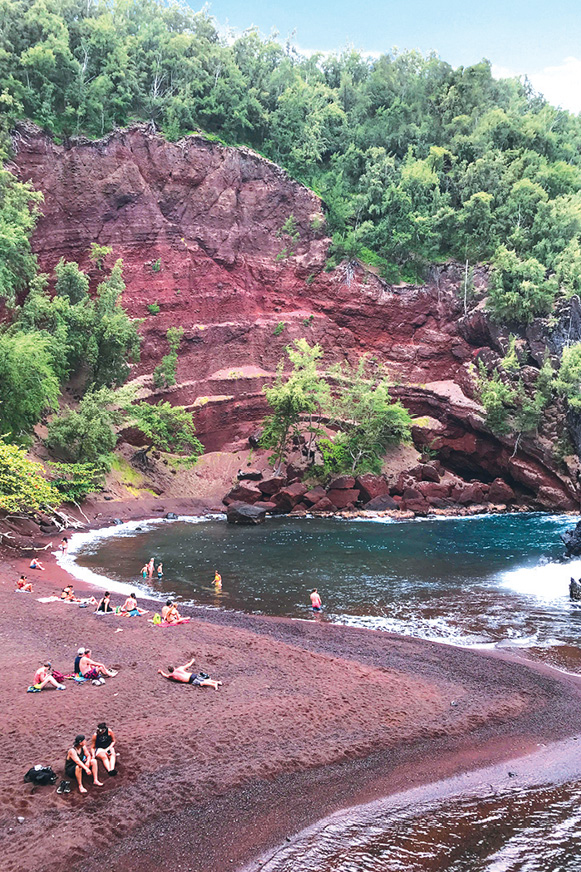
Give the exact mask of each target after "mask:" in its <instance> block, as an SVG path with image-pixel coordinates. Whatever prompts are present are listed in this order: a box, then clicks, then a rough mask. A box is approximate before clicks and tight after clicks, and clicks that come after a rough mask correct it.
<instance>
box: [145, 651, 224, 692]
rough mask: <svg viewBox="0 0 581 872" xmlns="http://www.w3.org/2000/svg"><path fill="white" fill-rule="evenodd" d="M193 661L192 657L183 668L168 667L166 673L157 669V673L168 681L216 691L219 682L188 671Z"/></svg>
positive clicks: (202, 674) (202, 673) (203, 673)
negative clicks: (210, 688) (211, 688)
mask: <svg viewBox="0 0 581 872" xmlns="http://www.w3.org/2000/svg"><path fill="white" fill-rule="evenodd" d="M194 660H195V658H194V657H192V659H191V660H190V661H189V663H185V664H184V665H183V666H168V667H167V672H164V671H163V669H158V670H157V671H158V672H159V674H160V675H163V677H164V678H169V680H170V681H179V682H180V683H181V684H193V685H195V686H196V687H213V688H214V690H218V688H219V687H220V685H221V684H222V682H221V681H213V680H212V679H211V678H210V676H209V675H206V673H205V672H200V673H195V672H190V671H189V669H190V666H192V665H193V663H194Z"/></svg>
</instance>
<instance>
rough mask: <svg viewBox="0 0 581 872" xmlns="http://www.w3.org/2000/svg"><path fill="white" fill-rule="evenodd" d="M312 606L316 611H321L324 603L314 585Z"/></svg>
mask: <svg viewBox="0 0 581 872" xmlns="http://www.w3.org/2000/svg"><path fill="white" fill-rule="evenodd" d="M311 607H312V609H313V611H314V612H320V611H321V609H322V608H323V603H322V602H321V597H320V596H319V592H318V590H317V588H316V587H314V588H313V589H312V591H311Z"/></svg>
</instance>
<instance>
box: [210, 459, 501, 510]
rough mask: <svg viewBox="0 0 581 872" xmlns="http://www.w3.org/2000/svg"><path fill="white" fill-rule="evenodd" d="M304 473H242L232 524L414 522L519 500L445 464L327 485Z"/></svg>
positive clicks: (496, 484)
mask: <svg viewBox="0 0 581 872" xmlns="http://www.w3.org/2000/svg"><path fill="white" fill-rule="evenodd" d="M303 475H304V473H303V471H302V470H296V469H295V468H294V467H293V465H292V464H289V465H288V466H287V467H286V469H285V470H284V472H283V471H281V472H279V473H278V474H276V475H269V476H266V477H265V476H264V475H263V473H262V472H260V471H259V470H248V471H246V472H240V473H239V476H238V477H239V481H238V484H237V485H236V486H235V487H234V488H233V489H232V490H231V491H230V492H229V493H228V494H226V496H225V497H224V499H223V502H224V504H225V505H226V506H227V517H228V520H229V521H230V522H231V523H246V524H253V523H261V521H262V520H264V517H265V516H266V515H267V514H273V515H274V514H291V515H305V514H307V513H309V514H333V513H336V512H345V511H353V510H358V509H363V510H365V511H374V512H386V511H387V512H398V513H402V512H405V513H406V514H407V516H408V517H412V516H413V515H427V514H429V513H432V512H435V511H436V512H437V511H438V510H457V509H471V510H472V511H474V510H481V511H489V510H490V508H491V505H495V506H496V507H497V508H499V509H505V508H506V507H507V505H508V504H510V503H512V502H514V500H515V499H516V496H515V493H514V491H513V489H512V488H511V487H510V486H509V485H508V484H507V483H506V482H505V481H503V480H502V479H500V478H498V479H495V480H494V481H493V482H492V483H491V484H485V483H483V482H480V481H471V482H466V481H464V480H463V479H461V478H459V477H458V476H455V475H453V474H452V473H450V472H449V471H447V470H444V469H443V468H442V466H441V464H440V463H438V462H437V461H431V462H429V463H420V464H418V465H417V466H415V467H413V468H412V469H410V470H409V471H407V472H402V473H400V474H399V476H398V477H397V478H396V479H395V480H390V479H389V478H388V477H386V476H383V475H373V474H371V473H367V474H365V475H360V476H357V477H355V476H352V475H341V476H335V477H333V478H331V479H330V480H329V481H328V482H327V483H326V484H325V485H324V486H323V485H322V484H308V483H305V482H303V481H302V478H303Z"/></svg>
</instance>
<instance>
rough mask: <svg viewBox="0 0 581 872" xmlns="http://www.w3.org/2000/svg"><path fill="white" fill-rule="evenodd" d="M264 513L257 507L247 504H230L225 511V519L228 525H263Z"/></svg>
mask: <svg viewBox="0 0 581 872" xmlns="http://www.w3.org/2000/svg"><path fill="white" fill-rule="evenodd" d="M265 518H266V511H265V510H264V509H259V508H258V506H249V505H248V504H247V503H240V502H238V503H231V504H230V505H229V506H228V508H227V510H226V519H227V521H228V523H229V524H250V525H253V524H263V523H264V520H265Z"/></svg>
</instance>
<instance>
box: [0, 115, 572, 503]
mask: <svg viewBox="0 0 581 872" xmlns="http://www.w3.org/2000/svg"><path fill="white" fill-rule="evenodd" d="M14 148H15V157H14V161H13V164H11V168H12V169H13V170H14V171H15V172H16V173H17V174H18V175H19V176H20V178H21V179H23V180H30V181H31V182H32V184H33V185H34V186H35V187H36V188H38V189H40V190H41V191H42V192H43V194H44V203H43V206H42V215H41V217H40V220H39V222H38V226H37V230H36V232H35V234H34V237H33V247H34V250H35V252H36V254H37V256H38V260H39V264H40V267H41V269H42V270H43V271H46V272H49V273H52V271H53V269H54V266H55V264H56V263H57V262H58V260H59V259H60V258H61V257H64V258H65V259H68V260H75V261H77V262H78V263H79V264H80V265H81V267H83V268H84V269H86V270H87V271H88V273H89V275H90V278H91V285H92V289H95V288H96V286H97V284H98V282H99V281H101V280H102V277H103V273H102V272H101V271H100V270H99V269H97V267H96V266H95V265H94V264H93V263H92V262H91V261H90V259H89V249H90V246H91V243H93V242H97V243H99V244H101V245H108V246H111V247H112V249H113V253H112V255H111V256H110V258H109V263H112V262H113V261H114V259H116V258H122V259H123V263H124V277H125V281H126V285H127V289H126V291H125V293H124V298H123V302H124V305H125V306H126V308H127V309H128V311H129V312H130V314H131V315H133V316H135V317H138V318H142V319H143V325H142V327H141V328H140V329H141V333H142V336H143V343H142V355H141V361H140V363H139V364H137V365H136V366H135V367H134V369H133V378H134V380H135V383H136V385H137V386H138V387H139V389H140V394H141V396H144V397H148V398H150V399H151V400H153V401H157V400H159V399H164V400H165V399H168V400H170V401H171V402H172V403H175V404H182V405H185V406H186V407H187V408H189V409H191V410H192V411H193V413H194V416H195V420H196V426H197V429H198V433H199V436H200V438H201V439H202V441H203V443H204V445H205V447H206V449H207V450H221V449H223V448H224V447H228V446H230V447H231V446H237V445H240V444H242V443H244V444H246V440H247V439H248V437H249V436H251V437H252V438H253V439H254V443H255V445H256V444H257V441H256V431H257V427H258V425H259V422H260V421H261V420H262V419H263V417H264V415H265V412H266V404H265V398H264V394H263V390H262V389H263V387H264V385H265V384H268V383H269V382H270V381H271V380H272V378H273V375H274V373H275V370H276V366H277V364H278V362H279V360H280V359H281V358H282V357H283V355H284V349H285V346H286V345H288V343H289V342H290V341H291V340H293V339H296V338H299V337H303V336H304V337H305V338H306V339H307V340H308V341H309V342H310V343H315V342H318V343H320V344H321V345H322V347H323V348H324V350H325V360H326V362H328V363H332V362H334V361H343V360H345V359H349V360H351V361H352V362H355V361H356V360H357V358H358V356H359V355H361V354H362V353H365V352H368V353H370V354H372V355H374V356H375V357H376V358H377V359H378V360H379V361H380V362H381V363H383V364H385V365H386V366H387V368H388V370H389V374H390V377H391V379H392V380H393V381H394V383H395V384H397V385H398V387H397V388H395V389H394V395H395V396H396V397H397V398H399V399H401V401H402V402H403V403H404V405H406V406H407V408H409V409H410V410H411V412H412V413H413V414H414V415H415V416H416V419H417V420H416V423H415V426H414V433H413V435H414V441H415V442H416V444H417V445H418V446H419V447H424V448H425V449H426V451H437V453H438V458H439V460H440V461H441V462H442V464H443V466H444V467H445V468H446V469H448V470H450V471H451V472H453V473H455V474H456V475H457V476H458V477H459V478H461V479H463V480H470V479H475V480H477V482H480V485H482V486H483V487H482V488H481V491H482V492H481V493H480V496H481V497H482V499H488V500H491V501H492V499H493V498H492V496H491V494H490V492H489V493H486V487H484V486H485V485H486V486H491V487H492V485H493V483H494V482H495V481H497V485H496V491H495V492H494V494H495V498H496V497H498V496H504V497H505V498H504V499H503V500H502V502H503V503H509V502H510V503H513V502H514V503H520V504H522V503H523V502H527V504H531V505H535V506H538V507H547V508H552V509H569V508H576V507H578V505H579V486H578V483H577V480H576V476H575V475H570V474H569V473H567V472H563V471H562V470H559V469H558V468H557V465H556V463H555V461H554V458H553V457H552V455H551V452H550V450H549V448H550V445H549V443H546V442H545V443H543V444H541V443H540V441H539V440H537V439H531V440H526V439H523V440H521V443H520V446H519V450H518V451H517V452H516V455H515V454H514V452H513V448H514V446H513V445H512V444H509V443H508V442H507V443H504V442H502V440H499V439H497V438H496V437H494V436H493V435H492V434H491V433H490V432H489V431H488V430H487V428H486V426H485V424H484V421H483V418H482V414H481V409H480V407H479V405H478V404H477V403H476V402H475V401H474V400H473V398H472V393H473V380H472V376H471V374H470V365H471V363H472V362H473V361H474V360H476V359H477V357H478V356H479V355H480V356H482V355H484V356H485V355H486V354H489V355H490V356H491V359H497V357H498V355H499V354H501V353H504V350H505V344H506V337H504V336H503V335H501V331H500V330H499V329H498V328H496V327H494V325H491V324H490V322H489V320H488V319H487V317H486V315H485V313H484V312H483V310H482V307H481V306H475V307H474V308H473V309H472V310H470V311H468V312H465V311H464V306H463V304H462V299H461V295H460V294H459V289H460V288H461V287H462V282H463V280H464V271H463V267H462V266H461V265H458V264H455V263H448V264H444V265H441V266H438V267H435V268H433V270H432V272H431V275H430V276H429V279H428V280H427V281H426V283H425V284H423V285H421V286H414V285H410V284H405V283H403V284H399V285H389V284H387V283H386V282H384V281H382V280H381V279H379V278H378V277H377V276H376V275H375V274H374V273H373V271H370V270H368V269H366V268H364V267H363V266H361V265H358V264H350V265H349V268H345V267H342V266H341V267H339V268H337V269H335V270H331V271H326V269H325V266H326V260H327V252H328V245H329V239H328V238H327V237H326V236H325V217H324V214H323V211H322V209H321V203H320V201H319V199H318V197H317V196H316V195H315V194H314V193H313V192H311V191H309V190H308V189H307V188H305V187H304V186H302V185H300V184H298V183H297V182H295V181H293V180H292V179H290V178H289V176H288V175H287V174H286V173H285V172H284V171H283V170H281V169H280V168H279V167H277V166H276V165H275V164H273V163H271V162H270V161H268V160H265V159H264V158H262V157H260V156H259V155H257V154H256V153H254V152H252V151H251V150H249V149H245V148H241V149H234V148H227V147H225V146H223V145H221V144H219V143H217V142H209V141H207V140H206V139H204V138H203V137H202V136H197V135H195V136H190V137H187V138H185V139H183V140H181V141H179V142H176V143H170V142H167V141H166V140H165V139H163V137H161V136H159V135H157V134H155V133H152V132H151V130H150V129H149V128H148V127H145V126H137V127H134V128H132V129H129V130H120V131H116V132H114V133H112V134H110V135H109V136H107V137H106V138H104V139H102V140H100V141H98V142H93V141H88V140H83V139H77V140H70V141H67V142H65V143H64V144H57V143H55V142H54V141H52V140H51V139H50V138H49V137H47V136H46V135H44V134H43V133H41V132H40V131H39V130H38V129H36V128H34V127H33V126H31V125H24V126H22V127H21V128H20V129H19V130H18V131H17V134H16V136H15V138H14ZM291 216H292V218H293V222H294V225H295V227H296V235H295V234H294V233H293V238H292V239H291V237H290V236H288V235H285V232H284V226H285V222H287V221H288V219H289V218H290V217H291ZM486 282H487V273H486V270H485V269H484V268H477V269H475V270H474V275H473V283H474V291H475V295H476V298H478V297H479V295H480V296H481V295H482V292H483V290H484V289H485V287H486ZM152 304H156V307H155V308H157V307H159V312H158V313H157V314H152V313H151V312H150V310H149V308H148V307H149V306H151V305H152ZM580 311H581V310H580ZM567 317H569V322H570V323H568V324H567V323H566V319H567ZM177 325H179V326H183V328H184V337H183V340H182V344H181V347H180V351H179V359H178V370H177V384H176V385H175V386H174V387H173V388H171V389H169V390H166V391H163V392H160V391H158V390H157V389H155V388H154V386H153V383H152V379H151V375H152V372H153V369H154V367H155V366H156V365H157V363H159V361H160V358H161V357H162V356H163V355H164V354H165V353H166V352H167V344H166V341H165V334H166V331H167V329H168V327H170V326H177ZM579 325H581V314H580V313H579V312H577V310H575V311H573V310H571V312H569V314H568V315H567V313H565V312H564V313H563V317H562V318H559V320H558V323H557V325H556V326H554V329H553V334H552V336H553V339H552V341H553V345H554V348H555V350H556V352H557V351H558V349H559V348H561V347H562V343H563V336H564V335H565V333H566V331H570V329H575V330H578V331H579V332H580V335H581V326H579ZM534 329H535V328H534V325H533V327H532V328H531V331H532V332H531V335H530V342H531V344H534V343H535V342H536V341H537V340H538V342H537V344H539V343H540V339H539V337H536V338H535V336H534V335H533V333H534ZM539 329H541V328H539ZM542 329H543V330H548V329H549V326H547V325H545V327H543V328H542ZM535 348H536V345H535ZM539 348H540V344H539ZM555 426H556V425H555ZM578 429H579V433H580V434H581V426H580V427H579V428H578ZM579 444H580V445H581V435H580V436H579ZM580 450H581V449H580ZM303 474H304V465H303V466H302V467H301V465H300V464H298V465H297V466H295V467H293V468H292V469H289V470H288V471H287V482H285V483H284V484H285V485H286V484H287V483H288V484H289V485H292V484H293V483H294V482H297V481H301V479H302V477H303ZM426 475H428V476H432V478H431V479H426V478H425V477H424V474H423V473H421V474H418V475H416V476H415V478H414V477H413V476H412V479H413V482H415V485H417V484H418V483H419V482H422V481H431V482H432V483H433V484H438V483H439V482H438V478H439V477H441V472H440V471H439V470H436V469H435V468H434V467H430V466H428V471H427V472H426ZM257 484H258V490H259V491H260V494H261V495H262V497H263V499H262V500H261V499H260V497H258V496H257V495H256V492H255V491H254V490H253V491H252V492H251V493H250V496H249V500H248V501H249V502H250V501H251V500H253V499H255V498H256V500H255V501H256V502H271V501H272V499H271V498H272V497H273V496H274V495H275V494H278V493H279V491H280V490H281V487H279V483H278V482H275V483H273V484H272V485H271V487H273V488H274V489H272V490H268V480H257ZM415 485H414V484H413V483H412V484H411V485H408V486H411V487H412V489H415V490H417V494H418V495H417V496H414V497H413V500H412V498H410V500H411V501H412V502H413V505H414V506H416V507H418V510H419V507H424V506H425V505H427V506H429V505H432V504H434V503H433V501H434V500H438V501H440V503H441V501H446V500H448V499H451V500H454V499H456V496H458V495H456V496H454V495H452V494H447V495H445V496H444V495H443V492H438V493H437V494H436V492H431V493H430V492H423V491H421V490H419V489H417V487H415ZM501 485H504V486H506V488H507V490H505V491H504V494H501V493H500V491H499V487H500V486H501ZM281 486H282V485H281ZM374 486H375V487H376V488H377V487H379V488H380V491H376V492H373V493H372V492H371V491H370V490H369V486H368V482H365V481H363V479H359V480H357V482H355V481H354V483H353V485H352V486H351V487H349V488H343V487H334V488H331V489H330V490H331V491H332V493H330V494H329V493H327V494H326V496H325V497H324V499H326V500H328V501H329V503H330V504H331V505H333V506H335V508H343V507H344V508H347V507H349V506H351V505H355V506H358V505H362V504H365V503H366V502H369V501H371V500H374V499H376V498H378V497H381V496H386V495H388V491H387V490H384V488H385V484H381V483H379V484H377V483H376V484H375V485H374ZM475 487H476V485H475ZM327 490H329V489H327ZM345 490H350V491H352V493H349V494H345V493H344V491H345ZM243 493H244V494H245V499H246V492H242V491H241V492H239V494H238V495H234V496H233V497H232V499H237V497H238V496H240V495H241V494H243ZM511 493H512V494H514V496H513V497H511V496H510V494H511ZM391 496H392V497H395V496H399V497H401V499H402V502H403V503H404V504H405V503H406V499H405V498H404V497H403V489H402V488H400V489H399V490H397V491H391ZM475 496H476V493H475V491H474V490H473V491H472V492H468V493H462V494H460V495H459V496H458V500H459V501H460V502H461V504H466V501H471V500H472V499H473V498H474V497H475ZM293 499H294V498H293ZM293 499H290V500H288V499H287V500H285V499H283V498H282V497H281V505H280V506H279V509H281V510H283V509H284V510H287V506H289V505H290V509H294V508H295V507H296V506H297V505H299V503H294V505H291V503H293ZM301 500H302V502H301V503H300V504H301V505H304V506H305V507H306V508H308V507H309V506H311V507H314V506H316V505H317V502H316V501H315V502H312V501H311V499H307V498H305V494H303V495H302V497H301ZM462 501H464V502H462ZM337 503H339V504H340V505H337Z"/></svg>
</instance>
